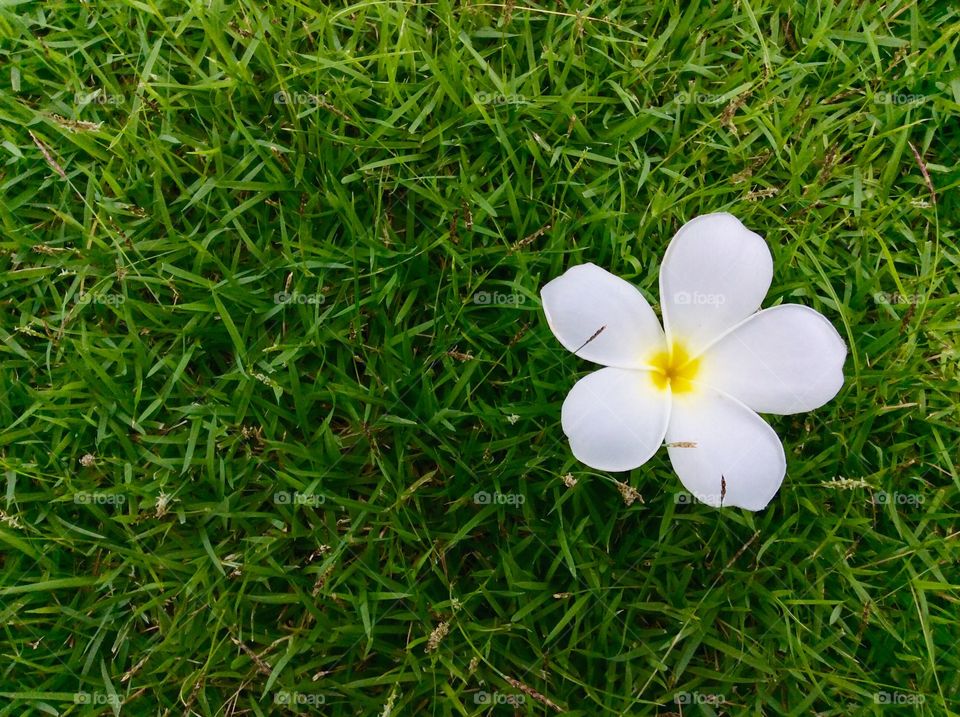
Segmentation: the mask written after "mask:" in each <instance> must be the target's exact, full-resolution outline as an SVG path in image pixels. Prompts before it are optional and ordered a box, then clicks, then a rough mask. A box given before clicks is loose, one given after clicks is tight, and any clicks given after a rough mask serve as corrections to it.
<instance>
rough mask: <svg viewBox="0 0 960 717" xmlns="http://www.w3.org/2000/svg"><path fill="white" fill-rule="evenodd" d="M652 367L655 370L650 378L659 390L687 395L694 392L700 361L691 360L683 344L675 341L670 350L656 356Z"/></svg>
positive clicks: (660, 352) (696, 359)
mask: <svg viewBox="0 0 960 717" xmlns="http://www.w3.org/2000/svg"><path fill="white" fill-rule="evenodd" d="M650 366H651V367H652V368H653V371H651V373H650V377H651V378H652V379H653V385H654V386H656V387H657V388H658V389H660V390H661V391H666V390H667V389H668V388H669V389H670V391H672V392H673V393H687V392H688V391H692V390H693V383H692V381H694V380H695V379H696V378H697V373H698V372H699V371H700V359H698V358H691V357H690V354H689V352H688V351H687V349H686V348H684V346H683V344H681V343H678V342H677V341H674V342H673V344H672V345H671V346H670V347H669V348H667V349H665V350H664V351H659V352H657V353H656V354H654V356H653V358H652V359H650Z"/></svg>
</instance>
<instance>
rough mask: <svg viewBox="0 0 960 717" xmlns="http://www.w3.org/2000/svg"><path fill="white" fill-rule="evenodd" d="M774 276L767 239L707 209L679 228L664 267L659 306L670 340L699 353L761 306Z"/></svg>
mask: <svg viewBox="0 0 960 717" xmlns="http://www.w3.org/2000/svg"><path fill="white" fill-rule="evenodd" d="M772 278H773V259H772V257H771V256H770V249H769V248H768V247H767V243H766V242H765V241H764V240H763V238H762V237H760V236H759V235H758V234H754V233H753V232H752V231H750V230H748V229H747V228H746V227H745V226H743V224H741V223H740V220H739V219H737V218H736V217H734V216H732V215H730V214H705V215H704V216H700V217H697V218H696V219H692V220H690V221H689V222H687V223H686V224H684V225H683V226H682V227H680V231H678V232H677V233H676V236H674V237H673V239H672V240H671V242H670V246H668V247H667V253H666V254H665V255H664V257H663V264H662V266H661V267H660V305H661V307H662V309H661V310H662V311H663V324H664V329H665V330H666V332H667V337H668V339H670V340H671V341H673V340H679V341H680V342H682V343H683V344H684V345H685V346H686V348H687V350H688V352H690V353H691V354H693V355H696V354H697V353H699V352H700V351H701V350H702V349H703V348H705V347H706V346H707V344H709V343H710V341H711V340H713V339H714V338H716V337H718V336H720V335H721V334H722V333H724V332H725V331H726V330H728V329H730V328H732V327H733V326H735V325H736V324H738V323H739V322H740V321H742V320H743V319H745V318H746V317H748V316H749V315H750V314H752V313H753V312H755V311H756V310H757V309H758V308H760V303H761V302H762V301H763V297H764V296H766V294H767V289H769V288H770V280H771V279H772Z"/></svg>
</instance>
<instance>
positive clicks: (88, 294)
mask: <svg viewBox="0 0 960 717" xmlns="http://www.w3.org/2000/svg"><path fill="white" fill-rule="evenodd" d="M126 300H127V297H126V296H124V295H123V294H105V293H99V292H94V291H81V292H80V293H79V294H77V296H76V302H77V303H78V304H83V305H84V306H86V305H89V304H101V305H104V306H120V305H121V304H123V303H124V302H125V301H126Z"/></svg>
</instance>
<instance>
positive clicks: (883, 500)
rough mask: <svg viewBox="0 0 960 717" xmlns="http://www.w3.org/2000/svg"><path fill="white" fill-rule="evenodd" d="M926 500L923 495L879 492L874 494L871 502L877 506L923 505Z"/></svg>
mask: <svg viewBox="0 0 960 717" xmlns="http://www.w3.org/2000/svg"><path fill="white" fill-rule="evenodd" d="M925 500H926V498H925V497H924V496H923V495H922V494H921V493H898V492H896V491H894V492H893V493H887V492H886V491H882V490H881V491H878V492H877V493H874V494H873V498H872V499H871V501H872V502H873V503H874V504H875V505H911V506H917V505H922V504H923V502H924V501H925Z"/></svg>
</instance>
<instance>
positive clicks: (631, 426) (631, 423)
mask: <svg viewBox="0 0 960 717" xmlns="http://www.w3.org/2000/svg"><path fill="white" fill-rule="evenodd" d="M669 416H670V394H669V392H668V391H660V390H658V389H657V388H656V387H655V386H654V383H653V380H652V379H651V377H650V374H649V372H647V371H632V370H629V369H621V368H602V369H600V370H599V371H594V372H593V373H591V374H589V375H587V376H584V377H583V378H582V379H580V380H579V381H577V383H576V384H575V385H574V387H573V388H572V389H571V390H570V393H569V394H567V398H566V400H565V401H564V402H563V409H562V410H561V412H560V424H561V425H562V426H563V432H564V433H565V434H566V435H567V438H569V439H570V448H571V450H572V451H573V455H575V456H576V457H577V460H579V461H581V462H583V463H586V464H587V465H588V466H590V467H591V468H596V469H598V470H604V471H628V470H631V469H633V468H636V467H638V466H641V465H643V464H644V463H646V462H647V461H648V460H649V459H650V457H651V456H652V455H653V454H654V453H656V452H657V449H658V448H659V447H660V446H661V445H662V444H663V436H664V433H666V430H667V419H668V418H669Z"/></svg>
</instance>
